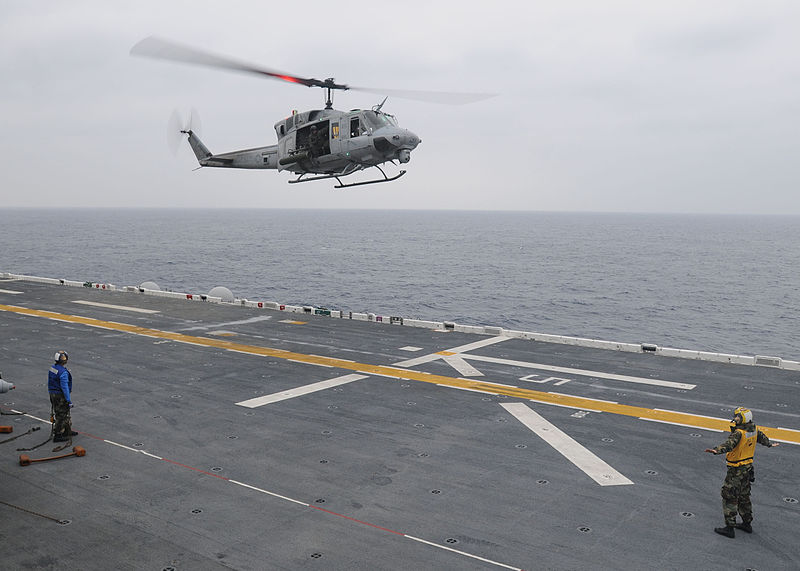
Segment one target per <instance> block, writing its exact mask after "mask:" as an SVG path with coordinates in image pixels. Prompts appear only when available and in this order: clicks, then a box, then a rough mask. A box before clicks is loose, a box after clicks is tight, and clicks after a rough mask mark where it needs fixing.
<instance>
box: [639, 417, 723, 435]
mask: <svg viewBox="0 0 800 571" xmlns="http://www.w3.org/2000/svg"><path fill="white" fill-rule="evenodd" d="M639 420H646V421H647V422H658V423H661V424H671V425H673V426H685V427H687V428H698V429H700V430H710V431H711V432H719V430H717V429H716V428H706V427H705V426H694V425H693V424H683V423H682V422H670V421H669V420H660V419H658V418H644V417H641V416H640V417H639Z"/></svg>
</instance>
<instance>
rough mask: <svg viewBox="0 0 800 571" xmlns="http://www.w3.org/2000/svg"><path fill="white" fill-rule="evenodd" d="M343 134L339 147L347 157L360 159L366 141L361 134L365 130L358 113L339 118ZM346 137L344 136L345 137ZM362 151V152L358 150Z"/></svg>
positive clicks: (366, 144)
mask: <svg viewBox="0 0 800 571" xmlns="http://www.w3.org/2000/svg"><path fill="white" fill-rule="evenodd" d="M341 126H342V132H341V133H340V135H342V136H343V138H342V143H341V145H342V146H341V149H342V152H343V153H345V154H346V155H347V156H348V157H350V158H354V159H357V160H360V159H361V158H362V157H361V155H362V154H363V150H364V148H365V147H367V146H368V144H369V143H368V141H366V137H364V136H363V135H364V134H365V133H366V132H367V130H366V128H365V126H364V120H363V119H362V118H361V115H360V114H353V115H349V116H347V117H343V118H342V120H341ZM345 137H346V138H345ZM359 151H362V152H359Z"/></svg>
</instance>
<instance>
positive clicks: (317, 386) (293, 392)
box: [236, 374, 369, 408]
mask: <svg viewBox="0 0 800 571" xmlns="http://www.w3.org/2000/svg"><path fill="white" fill-rule="evenodd" d="M368 376H369V375H357V374H351V375H344V376H343V377H336V378H335V379H328V380H327V381H320V382H318V383H311V384H310V385H305V386H302V387H297V388H294V389H290V390H288V391H282V392H279V393H273V394H271V395H264V396H263V397H256V398H253V399H249V400H244V401H242V402H237V403H236V404H237V405H239V406H244V407H247V408H257V407H259V406H264V405H265V404H272V403H275V402H279V401H282V400H287V399H293V398H295V397H299V396H303V395H307V394H310V393H315V392H317V391H322V390H325V389H329V388H331V387H338V386H339V385H346V384H347V383H352V382H353V381H358V380H361V379H366V378H367V377H368Z"/></svg>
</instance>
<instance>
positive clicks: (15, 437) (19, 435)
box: [0, 426, 41, 444]
mask: <svg viewBox="0 0 800 571" xmlns="http://www.w3.org/2000/svg"><path fill="white" fill-rule="evenodd" d="M0 428H2V427H0ZM37 430H41V427H40V426H34V427H32V428H29V429H28V432H23V433H22V434H17V435H16V436H12V437H11V438H6V439H5V440H0V444H5V443H6V442H11V441H12V440H16V439H17V438H21V437H22V436H26V435H28V434H30V433H32V432H36V431H37ZM0 432H2V431H0ZM8 432H11V431H10V430H9V431H8Z"/></svg>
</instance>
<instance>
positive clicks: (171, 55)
mask: <svg viewBox="0 0 800 571" xmlns="http://www.w3.org/2000/svg"><path fill="white" fill-rule="evenodd" d="M131 55H135V56H142V57H149V58H154V59H163V60H169V61H176V62H181V63H189V64H194V65H202V66H206V67H214V68H218V69H228V70H233V71H241V72H245V73H252V74H256V75H261V76H267V77H270V78H272V79H280V80H282V81H288V82H289V83H296V84H299V85H305V86H306V87H323V88H326V89H343V90H348V89H352V90H355V91H363V92H366V93H375V94H378V95H384V96H385V95H390V96H392V97H399V98H401V99H416V100H418V101H427V102H429V103H444V104H449V105H464V104H465V103H473V102H475V101H482V100H484V99H488V98H490V97H495V95H496V94H494V93H461V92H437V91H412V90H406V89H382V88H376V87H350V86H348V85H345V84H343V83H335V82H334V80H333V79H326V80H324V81H323V80H320V79H315V78H313V77H299V76H296V75H292V74H289V73H284V72H282V71H277V70H274V69H269V68H266V67H261V66H256V65H253V64H250V63H246V62H242V61H238V60H235V59H232V58H229V57H227V56H220V55H216V54H212V53H210V52H206V51H204V50H199V49H196V48H193V47H189V46H185V45H182V44H178V43H175V42H171V41H169V40H163V39H161V38H158V37H156V36H149V37H147V38H145V39H143V40H141V41H140V42H139V43H137V44H136V45H135V46H133V47H132V48H131Z"/></svg>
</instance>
